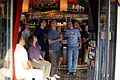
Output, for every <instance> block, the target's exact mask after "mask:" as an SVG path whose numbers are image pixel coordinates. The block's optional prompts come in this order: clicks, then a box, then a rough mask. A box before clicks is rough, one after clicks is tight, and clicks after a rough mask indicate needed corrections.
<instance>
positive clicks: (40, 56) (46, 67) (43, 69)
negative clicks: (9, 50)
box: [14, 20, 82, 80]
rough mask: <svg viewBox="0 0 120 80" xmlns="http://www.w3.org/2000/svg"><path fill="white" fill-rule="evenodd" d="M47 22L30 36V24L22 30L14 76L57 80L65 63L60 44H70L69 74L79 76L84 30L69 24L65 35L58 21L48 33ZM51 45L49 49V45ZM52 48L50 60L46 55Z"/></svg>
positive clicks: (15, 52)
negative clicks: (62, 64)
mask: <svg viewBox="0 0 120 80" xmlns="http://www.w3.org/2000/svg"><path fill="white" fill-rule="evenodd" d="M46 25H47V22H46V21H45V20H42V21H41V23H40V26H39V28H37V29H36V30H35V31H34V32H33V33H32V34H30V30H29V29H30V28H29V24H26V25H25V27H26V28H25V30H20V32H19V34H18V41H17V45H16V49H15V51H14V60H15V75H16V78H17V79H28V80H32V78H34V79H35V80H49V79H50V80H56V79H57V78H60V76H59V75H58V74H57V73H58V69H59V67H60V64H61V62H62V59H63V58H62V57H63V54H62V52H61V48H62V45H61V41H62V40H63V39H66V40H67V63H68V72H67V74H68V75H69V74H73V75H75V74H76V69H77V63H78V55H79V48H81V46H82V43H81V34H80V31H81V28H80V27H79V24H78V23H77V22H75V23H74V25H73V23H72V22H68V24H67V28H68V29H67V30H66V31H65V32H64V33H62V32H61V29H60V27H57V21H56V20H53V21H52V22H51V27H50V29H49V30H48V32H47V33H46V31H45V26H46ZM47 43H48V44H49V45H48V44H47ZM47 47H49V50H48V52H49V60H50V61H46V60H45V55H46V51H47V49H48V48H47Z"/></svg>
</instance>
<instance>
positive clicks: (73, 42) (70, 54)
mask: <svg viewBox="0 0 120 80" xmlns="http://www.w3.org/2000/svg"><path fill="white" fill-rule="evenodd" d="M64 36H65V38H66V39H67V62H68V73H67V74H74V75H75V74H76V69H77V62H78V54H79V47H81V43H80V44H79V42H81V41H78V40H81V35H80V32H79V31H78V30H77V29H74V28H73V24H72V22H68V30H66V32H65V35H64Z"/></svg>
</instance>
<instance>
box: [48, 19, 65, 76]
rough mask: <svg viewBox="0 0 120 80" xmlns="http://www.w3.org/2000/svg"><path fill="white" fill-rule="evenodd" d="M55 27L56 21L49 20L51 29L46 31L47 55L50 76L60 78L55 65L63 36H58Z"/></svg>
mask: <svg viewBox="0 0 120 80" xmlns="http://www.w3.org/2000/svg"><path fill="white" fill-rule="evenodd" d="M56 27H57V22H56V21H55V20H53V21H52V22H51V29H50V30H49V31H48V42H49V56H50V60H51V76H52V77H55V78H60V76H58V75H57V69H58V66H57V65H58V63H59V60H60V57H61V56H60V55H61V54H60V41H62V40H63V38H62V37H60V36H59V34H58V32H57V30H56Z"/></svg>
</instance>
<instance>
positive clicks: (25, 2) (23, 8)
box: [22, 0, 29, 13]
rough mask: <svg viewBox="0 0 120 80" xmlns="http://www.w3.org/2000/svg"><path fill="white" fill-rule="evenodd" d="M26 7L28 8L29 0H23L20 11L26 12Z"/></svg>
mask: <svg viewBox="0 0 120 80" xmlns="http://www.w3.org/2000/svg"><path fill="white" fill-rule="evenodd" d="M28 8H29V0H24V1H23V6H22V12H23V13H24V12H28Z"/></svg>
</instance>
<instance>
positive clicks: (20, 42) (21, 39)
mask: <svg viewBox="0 0 120 80" xmlns="http://www.w3.org/2000/svg"><path fill="white" fill-rule="evenodd" d="M17 43H18V44H20V45H22V46H24V45H25V39H24V37H23V36H22V32H19V33H18V40H17Z"/></svg>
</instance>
